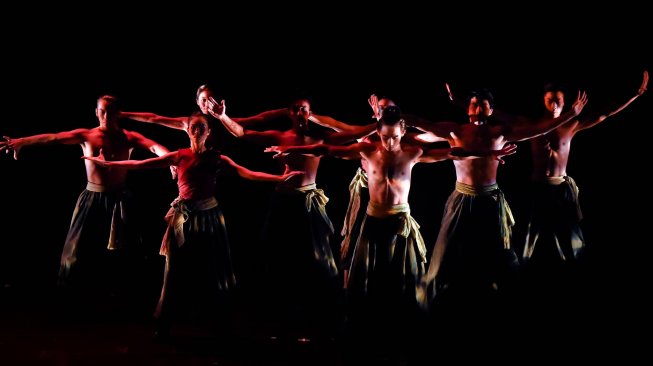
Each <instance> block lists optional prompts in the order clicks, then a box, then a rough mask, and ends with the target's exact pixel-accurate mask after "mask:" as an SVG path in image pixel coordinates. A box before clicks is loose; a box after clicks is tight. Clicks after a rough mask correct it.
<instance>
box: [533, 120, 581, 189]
mask: <svg viewBox="0 0 653 366" xmlns="http://www.w3.org/2000/svg"><path fill="white" fill-rule="evenodd" d="M577 126H578V121H577V120H575V121H573V122H569V123H566V124H564V125H562V126H560V127H558V128H556V129H555V130H553V131H551V132H549V133H547V134H546V135H544V136H539V137H536V138H534V139H532V140H531V154H532V156H533V173H532V176H531V178H532V179H533V180H536V181H538V180H543V179H545V178H546V177H561V176H565V175H567V163H568V162H569V152H570V150H571V140H572V138H573V137H574V133H575V131H576V127H577Z"/></svg>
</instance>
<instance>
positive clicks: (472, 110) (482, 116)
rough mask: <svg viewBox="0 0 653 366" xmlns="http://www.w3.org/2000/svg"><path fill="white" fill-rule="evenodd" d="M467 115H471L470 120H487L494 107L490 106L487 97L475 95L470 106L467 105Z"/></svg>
mask: <svg viewBox="0 0 653 366" xmlns="http://www.w3.org/2000/svg"><path fill="white" fill-rule="evenodd" d="M467 115H468V116H469V121H470V122H477V121H487V119H488V117H490V116H491V115H492V107H490V102H489V101H488V100H486V99H479V98H478V97H473V98H472V99H471V100H470V101H469V106H468V107H467Z"/></svg>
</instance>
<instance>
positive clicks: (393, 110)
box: [376, 105, 406, 130]
mask: <svg viewBox="0 0 653 366" xmlns="http://www.w3.org/2000/svg"><path fill="white" fill-rule="evenodd" d="M397 123H400V124H401V128H402V129H406V121H404V119H403V118H401V109H399V107H398V106H396V105H390V106H387V107H386V108H385V109H384V110H383V114H382V115H381V118H380V119H379V120H378V122H376V129H377V130H380V129H381V127H382V126H383V125H386V126H393V125H396V124H397Z"/></svg>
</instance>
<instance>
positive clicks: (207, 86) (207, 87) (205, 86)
mask: <svg viewBox="0 0 653 366" xmlns="http://www.w3.org/2000/svg"><path fill="white" fill-rule="evenodd" d="M205 90H207V91H208V92H209V93H211V94H213V89H211V87H210V86H209V85H208V84H202V85H200V87H199V88H197V92H196V93H195V99H199V97H200V94H201V93H202V92H203V91H205Z"/></svg>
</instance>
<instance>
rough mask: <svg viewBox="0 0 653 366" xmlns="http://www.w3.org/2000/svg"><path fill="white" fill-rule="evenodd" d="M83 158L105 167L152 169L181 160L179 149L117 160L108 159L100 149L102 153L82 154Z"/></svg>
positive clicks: (175, 163) (174, 163)
mask: <svg viewBox="0 0 653 366" xmlns="http://www.w3.org/2000/svg"><path fill="white" fill-rule="evenodd" d="M82 159H86V160H91V161H93V162H94V163H96V164H98V165H101V166H104V167H118V168H125V169H151V168H166V167H169V166H171V165H177V163H178V161H179V155H178V153H177V151H173V152H170V153H167V154H165V155H162V156H157V157H156V158H150V159H145V160H116V161H106V160H105V159H104V155H103V154H102V151H101V150H100V155H98V156H82Z"/></svg>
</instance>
